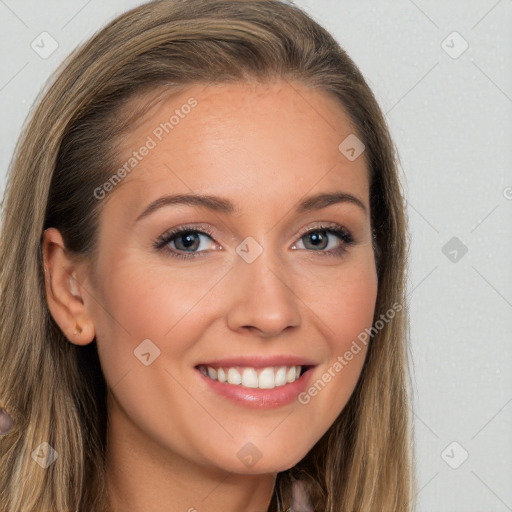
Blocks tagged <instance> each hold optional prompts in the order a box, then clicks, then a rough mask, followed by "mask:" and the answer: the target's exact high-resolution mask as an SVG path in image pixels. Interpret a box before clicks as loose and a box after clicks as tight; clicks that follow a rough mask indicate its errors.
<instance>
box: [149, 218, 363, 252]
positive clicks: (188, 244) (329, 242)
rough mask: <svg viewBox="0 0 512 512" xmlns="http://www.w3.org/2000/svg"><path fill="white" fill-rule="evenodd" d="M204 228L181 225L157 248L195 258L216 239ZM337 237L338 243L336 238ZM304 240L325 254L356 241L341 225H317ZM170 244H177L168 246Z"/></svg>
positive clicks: (160, 238) (302, 237)
mask: <svg viewBox="0 0 512 512" xmlns="http://www.w3.org/2000/svg"><path fill="white" fill-rule="evenodd" d="M201 228H202V229H198V228H197V226H181V227H179V228H176V229H172V230H170V231H167V232H166V233H164V234H163V235H162V236H160V237H159V238H158V239H157V241H156V242H155V243H154V248H155V249H157V250H163V251H165V252H167V254H168V255H169V256H172V257H175V258H182V259H188V258H195V257H197V256H199V255H200V254H201V253H205V252H208V239H209V240H210V241H212V242H213V238H212V237H213V233H212V232H211V231H210V230H209V229H208V228H207V227H206V226H201ZM336 238H337V239H338V243H336V241H335V239H336ZM303 239H306V244H307V245H308V246H309V247H306V246H305V245H306V244H304V242H302V246H303V247H304V248H305V249H306V250H309V251H312V252H317V253H320V254H322V255H324V256H342V255H343V254H344V253H345V251H346V250H347V249H346V248H347V246H350V245H354V243H355V240H354V238H353V237H352V235H351V234H350V233H349V232H348V231H347V230H345V229H344V228H341V227H340V226H335V227H333V226H318V227H315V228H313V229H310V230H309V231H306V232H305V233H304V234H302V236H301V237H300V238H299V240H300V241H302V240H303ZM333 239H334V240H333ZM170 244H172V245H173V246H174V247H172V246H171V247H169V245H170ZM292 248H293V249H297V244H294V245H293V247H292ZM300 248H302V247H300Z"/></svg>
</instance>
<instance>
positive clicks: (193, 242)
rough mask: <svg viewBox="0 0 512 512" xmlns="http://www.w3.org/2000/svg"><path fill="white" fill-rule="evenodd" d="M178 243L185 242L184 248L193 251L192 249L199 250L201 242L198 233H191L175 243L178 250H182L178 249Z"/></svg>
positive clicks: (182, 236)
mask: <svg viewBox="0 0 512 512" xmlns="http://www.w3.org/2000/svg"><path fill="white" fill-rule="evenodd" d="M194 238H195V239H194ZM178 242H180V243H182V242H184V243H183V246H184V248H185V249H191V248H192V249H197V247H198V246H199V240H198V236H197V233H196V234H193V233H191V232H188V233H184V234H182V235H181V236H180V237H178V238H177V239H176V241H175V244H176V248H177V249H178V250H182V248H180V247H178Z"/></svg>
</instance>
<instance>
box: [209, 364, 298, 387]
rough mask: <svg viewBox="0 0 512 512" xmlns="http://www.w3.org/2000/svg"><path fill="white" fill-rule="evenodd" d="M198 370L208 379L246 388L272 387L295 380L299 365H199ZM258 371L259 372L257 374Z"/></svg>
mask: <svg viewBox="0 0 512 512" xmlns="http://www.w3.org/2000/svg"><path fill="white" fill-rule="evenodd" d="M199 370H200V371H201V373H203V374H204V375H206V376H208V377H209V378H210V379H213V380H218V381H219V382H224V383H228V384H232V385H235V386H238V385H242V386H244V387H247V388H260V389H273V388H275V387H279V386H284V385H286V384H288V383H292V382H295V381H296V380H297V379H299V378H300V372H301V366H278V367H274V366H268V367H267V368H261V369H258V370H257V369H255V368H251V367H246V368H241V367H239V366H238V367H236V368H235V367H231V368H217V369H215V368H212V367H211V366H203V365H201V366H199ZM258 372H259V374H258Z"/></svg>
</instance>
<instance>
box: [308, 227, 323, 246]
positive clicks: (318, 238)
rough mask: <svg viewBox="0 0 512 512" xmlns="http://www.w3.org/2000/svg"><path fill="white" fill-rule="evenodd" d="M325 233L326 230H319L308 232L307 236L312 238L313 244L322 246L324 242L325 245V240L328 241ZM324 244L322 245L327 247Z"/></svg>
mask: <svg viewBox="0 0 512 512" xmlns="http://www.w3.org/2000/svg"><path fill="white" fill-rule="evenodd" d="M325 233H326V232H325V230H322V231H320V230H318V231H314V232H312V233H310V234H308V235H307V237H308V238H309V239H310V240H311V242H312V244H313V246H314V247H315V248H318V247H319V246H322V243H324V246H325V242H326V241H327V237H326V236H325ZM324 246H322V248H325V247H324Z"/></svg>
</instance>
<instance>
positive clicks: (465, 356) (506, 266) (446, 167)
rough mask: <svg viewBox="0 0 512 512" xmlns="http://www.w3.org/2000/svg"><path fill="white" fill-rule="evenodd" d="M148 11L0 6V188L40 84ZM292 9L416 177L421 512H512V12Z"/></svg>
mask: <svg viewBox="0 0 512 512" xmlns="http://www.w3.org/2000/svg"><path fill="white" fill-rule="evenodd" d="M140 3H142V2H140V1H139V0H108V1H100V0H89V1H87V0H72V1H67V2H62V1H57V0H44V1H41V0H0V20H1V21H0V27H1V31H0V47H1V55H0V58H1V60H0V62H1V66H0V70H1V71H0V72H1V75H0V106H1V113H2V123H1V124H0V131H1V138H0V144H1V151H0V166H1V173H0V179H1V180H2V183H1V186H2V191H3V189H4V187H5V181H6V174H7V168H8V164H9V161H10V159H11V156H12V151H13V148H14V144H15V141H16V139H17V137H18V135H19V132H20V129H21V126H22V123H23V121H24V119H25V117H26V115H27V114H28V112H29V108H30V106H31V105H32V103H33V101H34V99H35V98H36V96H37V94H38V92H39V90H40V88H41V86H42V85H43V83H44V82H45V81H46V80H47V78H48V77H49V76H50V74H51V73H52V72H53V71H54V69H55V68H56V67H57V65H58V64H59V63H60V62H61V61H62V59H63V58H64V57H65V56H66V55H67V54H68V53H69V52H70V51H71V50H72V49H73V48H75V46H76V45H77V44H78V43H80V42H82V41H84V40H85V39H87V38H88V37H89V36H90V35H91V34H92V33H93V32H94V31H96V30H97V29H99V28H100V27H101V26H103V25H104V24H105V23H106V22H107V21H109V20H110V19H112V18H113V17H114V16H116V15H117V14H119V13H121V12H122V11H124V10H127V9H128V8H130V7H133V6H136V5H139V4H140ZM296 3H297V4H298V5H300V6H301V7H304V8H305V9H306V10H307V11H308V12H310V13H311V14H312V15H313V16H314V17H315V18H316V19H317V20H318V21H319V22H320V23H321V24H323V25H324V26H325V27H326V28H327V29H329V30H330V31H331V32H332V33H333V34H334V35H335V37H336V38H337V39H338V41H339V42H340V43H341V44H342V46H343V47H344V48H345V49H346V50H347V51H348V53H349V55H350V56H351V57H352V58H353V59H354V60H355V62H356V63H357V64H358V65H359V67H360V69H361V71H362V72H363V74H364V75H365V77H366V78H367V80H368V82H369V84H370V86H371V87H372V89H373V90H374V92H375V94H376V96H377V99H378V101H379V103H380V105H381V107H382V109H383V111H384V112H385V113H386V117H387V120H388V122H389V124H390V127H391V130H392V134H393V137H394V139H395V141H396V143H397V145H398V149H399V153H400V157H401V162H402V167H403V169H404V172H405V175H406V179H407V183H406V186H407V200H408V214H409V219H410V229H411V232H412V239H413V240H412V247H411V271H410V278H409V281H410V283H409V297H410V305H411V338H412V339H411V343H412V354H413V362H414V375H413V378H414V390H415V396H414V404H413V409H414V414H415V438H416V447H417V475H418V483H419V489H420V490H419V494H418V503H419V506H418V511H420V512H423V511H435V512H443V511H447V512H505V511H512V486H511V485H510V483H511V482H512V428H511V427H512V403H511V402H512V355H511V342H510V341H511V329H510V322H511V319H512V286H511V285H512V265H511V257H510V255H511V246H512V236H511V224H512V222H511V217H512V166H511V163H512V144H511V142H512V115H511V114H512V55H511V48H512V1H511V0H500V1H495V0H473V1H463V0H457V1H451V2H446V1H441V0H435V1H429V2H427V1H426V0H417V1H415V2H413V1H412V0H395V1H394V2H391V0H388V1H373V2H370V1H356V0H347V1H336V0H317V1H313V0H297V2H296ZM43 31H46V32H48V33H49V34H51V36H52V37H53V38H54V39H55V40H56V41H57V43H58V48H57V49H56V51H55V52H54V53H53V54H52V55H51V56H49V57H48V58H41V57H40V56H39V54H38V53H36V52H35V51H34V50H33V49H32V48H31V42H32V41H34V40H35V41H36V43H37V42H38V41H40V39H38V36H39V35H40V34H41V33H42V32H43ZM454 31H456V32H458V33H459V34H460V36H457V35H451V34H452V33H453V32H454ZM45 37H46V36H45ZM443 41H445V43H442V42H443ZM464 41H466V42H467V44H469V47H468V49H467V50H466V51H465V52H464V53H462V54H461V55H460V56H459V55H458V54H459V53H460V52H461V51H462V50H463V49H464V46H465V43H464ZM39 44H40V46H42V43H40V42H39ZM45 48H46V49H48V48H49V44H46V45H45ZM445 50H446V51H445ZM450 53H451V55H450ZM454 57H457V58H454ZM453 237H456V238H457V239H456V240H455V241H452V242H451V244H453V245H448V246H447V247H446V248H445V249H444V252H443V248H444V247H445V244H447V243H448V242H449V241H450V240H451V239H452V238H453ZM464 247H466V248H467V253H466V254H464ZM450 251H451V252H450ZM445 253H446V255H445ZM454 259H455V260H456V261H452V260H454ZM453 442H456V443H457V444H455V445H453V444H451V443H453ZM466 452H467V454H468V455H469V456H468V458H467V460H465V461H464V462H463V463H462V464H461V465H460V466H459V467H458V468H457V469H454V467H456V466H458V465H459V464H460V463H461V461H462V460H463V458H464V456H465V454H466Z"/></svg>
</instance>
